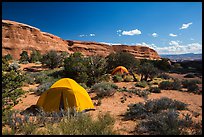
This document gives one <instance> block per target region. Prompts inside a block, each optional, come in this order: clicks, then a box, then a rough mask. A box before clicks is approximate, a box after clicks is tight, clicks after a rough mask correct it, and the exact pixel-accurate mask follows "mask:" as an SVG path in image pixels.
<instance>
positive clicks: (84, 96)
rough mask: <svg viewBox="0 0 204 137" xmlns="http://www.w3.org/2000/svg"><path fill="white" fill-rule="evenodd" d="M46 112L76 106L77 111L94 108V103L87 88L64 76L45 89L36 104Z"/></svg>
mask: <svg viewBox="0 0 204 137" xmlns="http://www.w3.org/2000/svg"><path fill="white" fill-rule="evenodd" d="M36 105H37V106H39V107H42V109H43V110H44V111H45V112H53V111H54V112H59V111H60V109H61V108H62V109H64V110H67V108H75V109H76V110H77V111H80V112H81V111H83V110H86V109H93V108H94V105H93V103H92V101H91V98H90V97H89V95H88V93H87V92H86V90H85V89H84V88H83V87H82V86H80V85H79V84H78V83H77V82H76V81H74V80H73V79H70V78H62V79H60V80H58V81H57V82H55V83H54V84H53V85H52V86H51V88H50V89H48V90H47V91H45V92H44V93H43V94H42V95H41V96H40V98H39V99H38V102H37V104H36Z"/></svg>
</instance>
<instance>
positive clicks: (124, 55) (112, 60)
mask: <svg viewBox="0 0 204 137" xmlns="http://www.w3.org/2000/svg"><path fill="white" fill-rule="evenodd" d="M106 59H107V63H108V65H107V70H108V71H107V72H108V73H111V71H112V70H114V69H115V68H116V67H118V66H121V65H122V66H124V67H126V68H127V69H128V70H134V69H135V68H136V67H137V66H138V65H139V63H140V61H139V60H138V59H135V57H134V56H133V55H132V54H130V53H128V52H121V51H119V52H116V53H110V54H109V55H108V56H107V57H106Z"/></svg>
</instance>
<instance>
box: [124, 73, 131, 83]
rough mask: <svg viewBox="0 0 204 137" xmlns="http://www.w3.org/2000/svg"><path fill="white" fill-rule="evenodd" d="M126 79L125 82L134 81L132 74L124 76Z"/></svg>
mask: <svg viewBox="0 0 204 137" xmlns="http://www.w3.org/2000/svg"><path fill="white" fill-rule="evenodd" d="M124 81H125V82H131V81H133V77H132V76H131V75H126V76H125V77H124Z"/></svg>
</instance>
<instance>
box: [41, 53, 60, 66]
mask: <svg viewBox="0 0 204 137" xmlns="http://www.w3.org/2000/svg"><path fill="white" fill-rule="evenodd" d="M40 61H41V62H42V64H43V65H46V66H47V67H49V68H51V69H54V68H57V67H59V66H60V65H61V64H62V61H63V60H62V58H61V55H60V54H58V53H57V52H56V51H53V50H51V51H49V52H48V53H46V54H45V55H43V57H42V59H41V60H40Z"/></svg>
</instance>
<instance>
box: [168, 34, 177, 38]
mask: <svg viewBox="0 0 204 137" xmlns="http://www.w3.org/2000/svg"><path fill="white" fill-rule="evenodd" d="M169 36H171V37H177V35H176V34H173V33H170V34H169Z"/></svg>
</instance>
